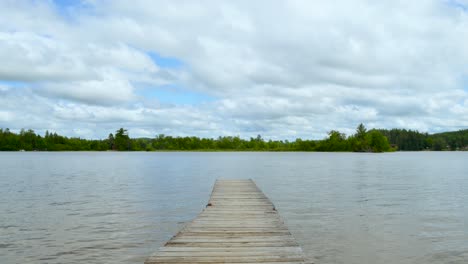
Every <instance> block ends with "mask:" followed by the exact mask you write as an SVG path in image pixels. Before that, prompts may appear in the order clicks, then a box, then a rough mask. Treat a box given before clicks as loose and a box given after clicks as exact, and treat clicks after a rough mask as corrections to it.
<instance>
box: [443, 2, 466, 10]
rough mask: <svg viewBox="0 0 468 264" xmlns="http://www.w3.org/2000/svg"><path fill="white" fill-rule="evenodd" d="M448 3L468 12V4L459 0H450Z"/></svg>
mask: <svg viewBox="0 0 468 264" xmlns="http://www.w3.org/2000/svg"><path fill="white" fill-rule="evenodd" d="M447 4H448V5H450V6H453V7H455V8H458V9H461V10H463V11H465V12H468V6H467V5H466V4H463V3H460V2H459V1H457V0H448V1H447Z"/></svg>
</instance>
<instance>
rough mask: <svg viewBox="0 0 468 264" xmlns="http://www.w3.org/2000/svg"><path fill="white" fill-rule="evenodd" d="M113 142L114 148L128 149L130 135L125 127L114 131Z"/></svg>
mask: <svg viewBox="0 0 468 264" xmlns="http://www.w3.org/2000/svg"><path fill="white" fill-rule="evenodd" d="M114 144H115V149H116V150H130V137H129V136H128V132H127V130H126V129H123V128H120V129H119V130H117V131H115V138H114Z"/></svg>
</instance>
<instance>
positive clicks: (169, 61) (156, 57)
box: [146, 51, 184, 69]
mask: <svg viewBox="0 0 468 264" xmlns="http://www.w3.org/2000/svg"><path fill="white" fill-rule="evenodd" d="M146 54H148V56H149V57H150V58H151V59H152V60H153V62H154V63H155V64H156V65H158V66H159V67H162V68H175V69H177V68H181V67H182V66H183V65H184V63H183V62H182V61H181V60H179V59H177V58H174V57H164V56H161V55H160V54H159V53H157V52H154V51H150V52H146Z"/></svg>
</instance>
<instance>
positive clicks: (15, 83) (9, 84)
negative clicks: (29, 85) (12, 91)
mask: <svg viewBox="0 0 468 264" xmlns="http://www.w3.org/2000/svg"><path fill="white" fill-rule="evenodd" d="M0 85H3V86H7V87H15V88H21V87H24V86H25V83H24V82H18V81H4V80H0Z"/></svg>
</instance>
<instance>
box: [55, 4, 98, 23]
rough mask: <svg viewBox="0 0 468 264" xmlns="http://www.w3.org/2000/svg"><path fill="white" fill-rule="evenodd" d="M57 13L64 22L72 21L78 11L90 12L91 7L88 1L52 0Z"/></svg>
mask: <svg viewBox="0 0 468 264" xmlns="http://www.w3.org/2000/svg"><path fill="white" fill-rule="evenodd" d="M53 3H54V6H55V8H56V10H57V13H58V14H60V15H61V16H62V17H64V18H65V19H66V20H69V21H72V20H73V17H74V15H76V12H77V11H80V10H88V11H89V10H90V9H91V8H92V5H91V3H90V2H88V1H80V0H53Z"/></svg>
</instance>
